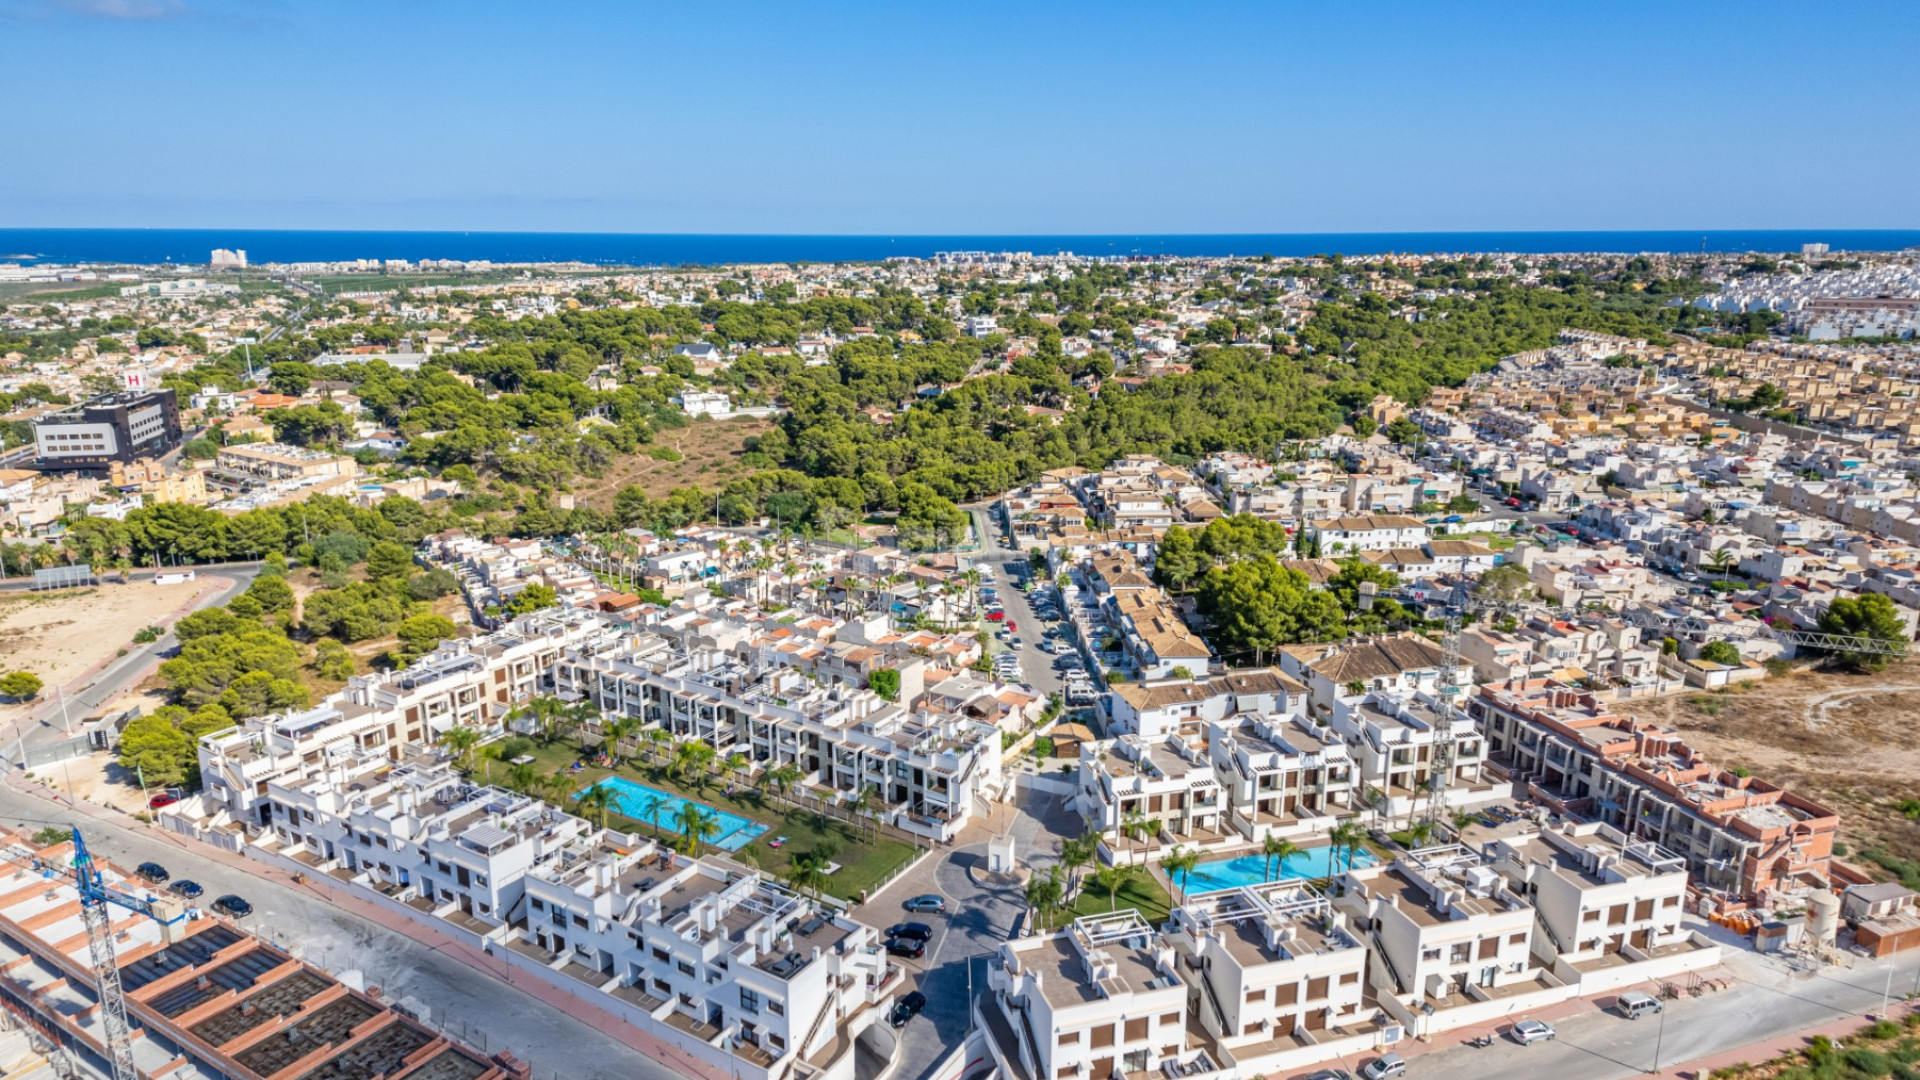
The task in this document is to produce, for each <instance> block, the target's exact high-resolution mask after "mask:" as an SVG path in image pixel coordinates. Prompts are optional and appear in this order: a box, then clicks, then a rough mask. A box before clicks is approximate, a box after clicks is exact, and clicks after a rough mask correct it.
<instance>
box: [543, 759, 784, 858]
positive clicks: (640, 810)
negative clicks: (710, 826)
mask: <svg viewBox="0 0 1920 1080" xmlns="http://www.w3.org/2000/svg"><path fill="white" fill-rule="evenodd" d="M594 787H603V788H607V789H609V790H611V791H612V792H613V808H614V809H615V810H617V811H619V812H620V813H621V814H624V815H625V816H627V817H630V818H632V819H633V820H635V821H641V822H645V823H647V824H649V825H655V824H657V825H659V826H660V830H661V831H662V832H678V831H679V830H680V808H681V807H683V806H686V805H687V804H688V803H690V802H692V800H691V799H683V798H681V797H680V796H678V795H669V794H667V793H666V792H664V791H661V790H659V789H658V788H651V787H648V786H647V785H645V784H642V783H640V782H639V781H637V780H629V779H627V778H626V777H624V776H609V777H607V778H606V779H605V780H602V781H600V782H599V783H598V784H595V785H594ZM574 798H576V799H577V798H579V796H578V795H576V796H574ZM693 805H694V806H697V807H699V808H700V809H702V810H705V811H706V812H707V813H709V814H711V815H713V823H714V824H715V825H718V826H719V827H720V831H719V832H716V833H714V834H713V837H712V839H710V840H708V841H707V843H709V844H712V845H713V846H714V847H717V848H721V849H724V850H726V851H739V850H740V849H741V848H743V847H746V846H747V845H748V844H749V843H752V842H753V839H754V837H756V836H759V835H760V834H761V833H764V832H766V831H767V827H766V826H765V825H762V824H760V823H759V822H757V821H754V820H752V819H750V818H743V817H741V816H740V815H739V814H729V813H727V812H726V811H725V810H718V809H715V808H714V807H711V806H708V805H707V804H706V803H699V802H696V803H693Z"/></svg>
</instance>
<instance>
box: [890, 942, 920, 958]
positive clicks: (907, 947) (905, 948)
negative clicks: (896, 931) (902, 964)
mask: <svg viewBox="0 0 1920 1080" xmlns="http://www.w3.org/2000/svg"><path fill="white" fill-rule="evenodd" d="M887 952H888V953H891V954H892V955H894V956H904V957H906V958H907V959H909V960H918V959H920V958H921V957H922V956H925V955H926V954H927V943H926V942H924V941H916V940H914V939H913V938H897V937H896V938H888V939H887Z"/></svg>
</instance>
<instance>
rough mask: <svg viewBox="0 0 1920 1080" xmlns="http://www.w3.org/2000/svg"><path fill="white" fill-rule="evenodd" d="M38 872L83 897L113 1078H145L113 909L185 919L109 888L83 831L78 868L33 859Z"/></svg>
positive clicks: (77, 838)
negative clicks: (137, 1060) (136, 1058)
mask: <svg viewBox="0 0 1920 1080" xmlns="http://www.w3.org/2000/svg"><path fill="white" fill-rule="evenodd" d="M32 868H33V869H35V870H37V871H39V872H40V873H41V874H42V875H44V876H46V877H49V878H66V879H68V880H70V881H72V882H73V886H74V888H75V889H76V890H78V892H79V893H80V919H81V921H82V922H83V923H84V924H85V925H86V928H87V953H88V957H89V959H90V960H91V961H92V963H93V977H94V986H95V988H96V990H97V991H98V993H99V995H100V1021H101V1027H102V1029H103V1031H104V1033H105V1035H106V1044H107V1056H108V1057H109V1058H110V1059H111V1060H112V1062H113V1080H140V1073H139V1071H138V1070H137V1069H136V1068H135V1067H134V1063H133V1033H132V1029H131V1028H130V1027H129V1026H128V1024H127V995H126V992H125V991H124V990H123V989H122V988H121V986H120V965H119V964H118V963H117V962H116V961H115V960H114V956H113V928H112V921H113V920H112V917H111V915H110V913H109V911H108V908H109V906H112V907H122V908H126V909H127V910H128V911H137V912H139V913H140V914H142V915H145V916H146V917H147V918H149V919H152V920H154V921H155V922H158V923H160V924H161V925H163V926H167V925H172V924H173V923H176V922H179V921H180V920H181V919H182V918H183V917H184V916H183V915H178V914H175V915H168V914H167V913H165V912H163V911H161V910H159V909H158V908H157V906H156V904H155V901H154V900H153V899H152V898H151V897H146V896H141V895H139V894H138V893H132V892H128V891H127V890H125V889H121V888H117V887H115V886H112V885H109V884H107V882H106V879H105V878H104V877H103V876H102V875H101V873H100V868H99V867H98V866H97V865H95V864H94V861H93V853H92V852H91V851H88V850H87V842H86V840H85V839H84V838H83V837H82V836H81V835H80V830H79V829H75V830H73V866H72V868H71V869H66V868H61V867H57V866H53V865H50V864H47V863H45V862H42V861H41V860H38V859H36V860H34V865H33V867H32Z"/></svg>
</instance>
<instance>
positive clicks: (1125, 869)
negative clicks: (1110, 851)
mask: <svg viewBox="0 0 1920 1080" xmlns="http://www.w3.org/2000/svg"><path fill="white" fill-rule="evenodd" d="M1133 874H1134V870H1133V867H1131V866H1099V867H1095V868H1094V871H1093V873H1092V875H1090V876H1089V877H1088V879H1087V883H1088V884H1089V885H1091V886H1092V887H1094V888H1096V889H1099V890H1100V891H1101V892H1104V893H1106V894H1107V910H1108V911H1117V910H1119V908H1120V890H1121V888H1123V887H1124V886H1125V885H1126V883H1127V882H1128V880H1130V879H1131V878H1132V877H1133Z"/></svg>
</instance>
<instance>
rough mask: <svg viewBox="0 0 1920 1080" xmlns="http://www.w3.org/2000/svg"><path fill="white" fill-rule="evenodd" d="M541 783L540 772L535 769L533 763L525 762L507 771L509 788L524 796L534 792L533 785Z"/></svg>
mask: <svg viewBox="0 0 1920 1080" xmlns="http://www.w3.org/2000/svg"><path fill="white" fill-rule="evenodd" d="M539 782H540V771H539V770H538V769H535V768H534V767H533V762H531V761H523V762H521V763H520V764H518V765H515V766H513V767H512V768H509V769H508V770H507V786H508V787H510V788H512V789H513V790H515V791H518V792H521V793H522V794H525V793H526V792H529V791H532V790H533V785H535V784H537V783H539Z"/></svg>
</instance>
